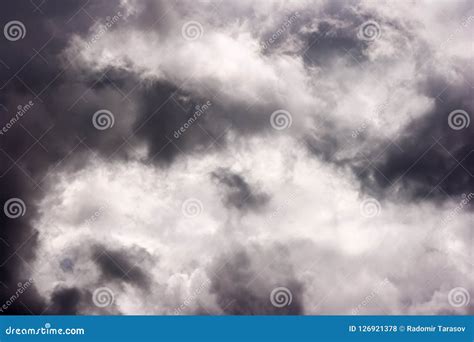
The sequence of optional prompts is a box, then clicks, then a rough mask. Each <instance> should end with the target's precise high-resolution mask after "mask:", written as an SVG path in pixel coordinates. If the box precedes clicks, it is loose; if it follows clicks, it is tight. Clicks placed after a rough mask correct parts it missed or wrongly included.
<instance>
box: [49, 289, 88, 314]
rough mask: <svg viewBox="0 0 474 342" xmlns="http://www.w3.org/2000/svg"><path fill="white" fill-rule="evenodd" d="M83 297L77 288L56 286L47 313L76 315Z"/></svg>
mask: <svg viewBox="0 0 474 342" xmlns="http://www.w3.org/2000/svg"><path fill="white" fill-rule="evenodd" d="M83 297H84V296H83V293H82V292H81V290H79V289H78V288H75V287H71V288H57V289H56V290H55V291H54V292H53V294H52V295H51V301H50V307H49V308H48V310H47V313H48V314H51V315H77V314H78V313H79V308H80V305H81V301H83V300H84V298H83Z"/></svg>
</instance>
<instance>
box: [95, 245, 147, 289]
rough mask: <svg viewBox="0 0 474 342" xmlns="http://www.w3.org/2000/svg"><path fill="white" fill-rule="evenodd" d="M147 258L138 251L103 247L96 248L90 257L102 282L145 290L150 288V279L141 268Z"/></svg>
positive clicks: (144, 253)
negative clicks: (98, 270) (128, 285)
mask: <svg viewBox="0 0 474 342" xmlns="http://www.w3.org/2000/svg"><path fill="white" fill-rule="evenodd" d="M147 257H148V255H147V253H146V252H145V251H143V250H140V249H131V250H127V249H119V250H110V249H107V248H105V247H104V246H96V247H95V248H94V251H93V256H92V258H93V260H94V262H95V263H96V265H97V266H98V267H99V269H100V271H101V273H102V281H103V282H109V281H111V282H118V283H121V282H125V283H129V284H132V285H135V286H137V287H139V288H142V289H145V290H147V289H148V288H149V286H150V277H149V275H148V273H147V271H146V270H144V269H143V268H142V266H143V264H144V262H145V260H144V259H145V258H147Z"/></svg>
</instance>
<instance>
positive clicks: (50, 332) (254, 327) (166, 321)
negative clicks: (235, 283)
mask: <svg viewBox="0 0 474 342" xmlns="http://www.w3.org/2000/svg"><path fill="white" fill-rule="evenodd" d="M473 322H474V316H299V317H297V316H217V317H214V316H173V317H171V316H2V317H0V328H1V331H0V341H1V342H8V341H63V340H64V341H88V342H95V341H100V342H104V341H115V342H116V341H134V342H138V341H139V342H148V341H150V342H151V341H153V342H159V341H163V342H171V341H180V342H184V341H189V342H191V341H192V342H194V341H206V342H213V341H216V342H218V341H219V342H224V341H232V342H234V341H235V342H237V341H239V342H254V341H255V342H263V341H265V342H266V341H268V342H280V341H282V342H283V341H285V342H286V341H287V342H309V341H312V342H314V341H323V342H324V341H327V342H338V341H341V342H342V341H344V342H345V341H377V342H379V341H430V342H434V341H449V342H456V341H463V342H472V341H474V334H473Z"/></svg>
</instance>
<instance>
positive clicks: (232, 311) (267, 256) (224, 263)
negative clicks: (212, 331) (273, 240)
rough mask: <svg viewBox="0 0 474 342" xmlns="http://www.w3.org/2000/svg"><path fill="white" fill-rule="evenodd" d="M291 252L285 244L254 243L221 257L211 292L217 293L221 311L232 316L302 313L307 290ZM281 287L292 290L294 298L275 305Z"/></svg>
mask: <svg viewBox="0 0 474 342" xmlns="http://www.w3.org/2000/svg"><path fill="white" fill-rule="evenodd" d="M287 254H288V251H286V250H285V248H284V247H281V246H276V247H265V248H264V247H260V246H251V247H249V248H248V249H243V248H237V249H236V251H234V252H232V253H231V254H227V255H223V256H221V257H220V258H219V259H218V260H217V261H216V262H215V263H214V264H213V265H212V266H211V271H210V274H212V275H213V277H212V279H211V281H212V285H211V292H212V293H215V294H216V296H217V303H218V305H219V308H220V310H222V311H223V312H224V313H225V314H228V315H297V314H302V313H303V303H302V295H303V290H304V289H303V286H302V284H301V282H300V281H298V280H297V279H296V278H295V276H294V274H293V270H292V266H291V265H290V264H288V262H287V260H286V255H287ZM281 287H284V288H286V289H288V290H289V291H290V293H291V300H289V299H286V302H285V303H286V304H287V305H284V306H282V307H278V306H275V305H273V304H272V300H271V295H272V291H273V290H274V289H277V288H281ZM287 298H290V297H287ZM276 303H277V305H279V304H280V302H278V301H277V302H276ZM281 304H283V303H281Z"/></svg>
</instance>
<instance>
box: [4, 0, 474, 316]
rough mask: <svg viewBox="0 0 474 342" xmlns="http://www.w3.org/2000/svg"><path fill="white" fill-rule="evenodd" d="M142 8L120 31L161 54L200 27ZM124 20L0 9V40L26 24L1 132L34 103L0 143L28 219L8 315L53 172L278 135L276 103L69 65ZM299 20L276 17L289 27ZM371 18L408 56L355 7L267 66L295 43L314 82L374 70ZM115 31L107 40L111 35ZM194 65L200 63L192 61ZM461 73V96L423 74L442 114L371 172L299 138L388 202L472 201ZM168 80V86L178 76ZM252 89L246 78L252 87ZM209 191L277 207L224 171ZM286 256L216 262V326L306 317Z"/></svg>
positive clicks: (345, 7)
mask: <svg viewBox="0 0 474 342" xmlns="http://www.w3.org/2000/svg"><path fill="white" fill-rule="evenodd" d="M137 6H142V7H143V8H145V10H144V11H137V12H136V13H133V14H131V16H130V17H129V19H127V20H126V21H125V20H124V22H123V25H122V29H134V30H137V32H140V33H142V34H147V33H150V32H152V33H153V32H154V33H159V34H158V36H159V37H160V39H161V38H163V40H164V41H167V40H172V39H173V37H175V36H176V35H179V34H180V29H176V25H175V24H174V22H178V21H181V20H182V19H183V18H180V17H179V15H178V14H179V13H178V12H179V10H182V11H183V12H182V13H185V14H186V15H190V14H192V13H193V11H192V8H191V7H189V8H188V6H192V5H189V4H187V5H183V4H176V6H175V7H173V10H171V11H170V12H171V13H170V16H169V17H166V18H165V19H163V20H162V21H159V22H158V21H157V20H156V18H159V17H161V16H164V14H165V13H168V9H169V8H168V6H167V5H166V4H165V3H164V2H156V1H148V2H146V3H145V2H142V3H141V4H140V5H137ZM458 7H459V9H458V8H457V7H456V10H459V11H461V10H462V11H465V12H467V9H469V8H471V7H472V4H469V3H468V2H467V1H466V2H464V3H461V4H459V5H458ZM177 9H179V10H177ZM119 10H123V9H121V8H120V7H119V1H105V0H101V1H94V2H89V1H86V0H84V1H78V2H75V3H70V2H58V1H54V2H53V1H44V2H42V3H41V4H39V3H36V5H35V3H34V2H31V1H28V0H21V1H15V2H14V3H13V2H8V3H5V4H3V5H2V11H1V13H0V19H1V20H0V24H1V25H2V26H1V27H3V25H5V24H6V23H7V22H9V21H11V20H20V21H22V22H23V23H25V26H26V30H27V33H26V37H25V38H24V39H22V40H19V41H17V42H11V41H8V40H6V39H4V37H3V36H2V37H0V38H1V39H0V88H1V91H0V105H1V106H0V115H1V116H0V118H1V122H0V126H3V125H5V124H6V123H7V122H9V121H10V120H11V118H12V117H14V116H15V115H16V113H17V111H18V107H19V106H23V107H24V106H25V104H27V103H29V101H32V102H33V103H34V105H33V106H32V108H31V109H29V110H28V112H26V113H25V114H24V115H23V116H22V117H21V120H20V121H18V122H17V123H15V124H14V125H12V127H11V128H9V130H8V132H4V134H2V135H0V188H1V192H0V205H2V206H3V204H4V203H5V202H6V201H7V200H9V199H11V198H20V199H21V200H22V201H24V203H25V204H26V212H25V215H24V216H22V217H20V218H17V219H12V218H8V217H6V216H5V215H0V227H1V229H0V282H1V283H0V301H2V302H3V301H4V299H6V298H9V297H10V296H11V294H12V291H14V289H15V288H16V286H17V284H18V282H19V281H22V279H24V278H25V277H26V278H27V276H28V273H29V272H31V271H32V266H31V263H32V262H33V261H34V259H35V253H36V251H37V247H38V244H39V241H40V239H39V236H38V232H37V230H36V228H35V227H34V225H33V222H34V221H35V220H36V219H38V218H39V217H40V213H39V212H38V207H37V206H38V203H39V202H40V201H41V200H42V199H43V198H44V196H45V195H46V194H47V193H48V191H49V190H50V189H51V187H53V186H55V185H56V184H55V182H56V180H55V179H50V178H48V176H50V175H51V174H52V173H53V172H54V171H57V170H65V169H67V170H68V172H69V173H70V174H74V172H77V171H80V170H82V169H83V167H84V165H87V163H88V161H89V160H90V159H91V157H93V156H98V157H99V158H102V159H103V160H104V161H110V160H125V161H128V160H134V161H136V160H139V161H143V162H147V163H152V164H155V165H159V166H162V165H169V164H170V163H172V162H173V161H175V160H176V159H177V157H178V156H180V155H186V154H187V153H206V152H207V151H209V150H210V149H223V148H225V147H226V143H227V142H226V132H227V130H229V129H230V128H232V131H233V132H236V133H237V135H238V136H240V137H247V136H251V135H255V134H259V133H261V132H262V131H267V130H270V129H271V127H270V126H269V122H268V118H269V114H270V113H272V112H273V111H274V110H276V109H277V108H279V107H281V104H279V103H278V101H277V100H274V101H261V102H258V101H255V99H254V98H253V97H252V96H251V95H258V94H248V96H245V98H243V99H235V98H232V96H231V95H232V93H233V91H232V90H229V88H230V87H231V85H228V84H225V83H218V81H215V80H211V81H209V80H207V81H209V83H211V84H213V85H214V88H220V89H222V92H215V91H214V90H212V89H211V90H209V89H207V88H206V86H205V85H204V83H203V84H197V85H196V84H191V85H189V86H186V85H183V86H179V85H176V84H173V83H172V82H171V81H164V80H161V79H160V80H153V81H148V80H147V81H144V80H143V78H142V75H141V71H138V72H135V71H131V69H133V67H132V66H131V65H132V62H129V61H127V63H129V64H127V63H126V67H128V69H127V68H117V67H114V66H109V67H107V68H106V69H105V70H101V71H100V72H98V71H97V70H92V68H91V66H85V67H83V66H80V65H79V66H78V65H77V63H76V62H75V57H77V54H74V53H70V54H66V53H64V52H65V50H66V49H67V48H68V47H70V42H71V39H72V38H73V37H75V36H79V37H87V36H88V34H89V33H90V32H91V28H92V27H93V26H94V25H95V24H97V23H103V22H104V20H105V18H106V17H107V16H113V15H114V14H115V13H117V11H119ZM220 11H221V12H220V13H224V14H226V15H220V16H218V17H219V18H216V19H212V20H211V21H212V22H213V23H215V24H216V26H217V27H223V26H225V25H226V24H228V23H229V22H228V18H229V16H231V15H229V14H234V13H233V12H234V9H233V8H232V6H229V8H227V7H226V6H223V7H222V8H221V9H220ZM235 12H236V13H235V14H236V17H235V18H234V19H233V21H232V22H233V23H238V22H241V21H244V20H249V21H252V20H254V21H258V20H261V19H262V18H260V17H258V16H257V15H256V14H255V13H253V11H252V10H249V9H247V8H245V9H243V8H239V9H238V10H235ZM292 13H293V12H291V11H290V12H289V11H285V10H282V13H281V18H282V20H283V19H285V18H286V17H288V16H289V15H291V14H292ZM372 18H375V20H377V21H378V22H379V24H380V25H381V26H382V27H384V25H385V27H386V28H390V29H398V30H399V31H400V32H401V33H402V34H401V35H402V36H404V37H406V38H407V39H408V40H409V41H410V42H412V41H415V40H416V39H415V38H417V37H414V35H413V34H409V33H408V32H407V31H408V29H407V27H408V26H404V25H402V23H399V22H396V21H391V20H384V19H383V18H382V17H380V16H377V15H375V14H373V13H369V12H367V11H363V10H361V8H360V4H359V2H350V3H347V2H340V1H336V2H333V1H331V2H328V3H327V4H326V5H324V6H323V8H322V10H321V12H320V13H319V15H318V16H316V17H315V16H314V15H313V14H312V13H311V14H310V15H308V14H306V13H301V17H298V18H297V20H296V21H295V23H294V24H292V25H291V27H289V28H288V30H287V31H285V33H284V34H283V35H282V36H281V37H280V38H279V40H277V42H276V43H275V45H273V46H271V47H270V49H269V50H268V51H267V52H266V54H267V55H271V54H273V53H275V54H276V53H279V48H280V47H283V45H284V44H285V43H287V42H289V41H291V39H293V38H296V39H298V40H300V42H301V46H300V48H301V49H302V50H301V51H300V50H298V51H299V52H298V53H302V51H303V50H304V52H305V53H304V55H302V57H301V58H302V59H303V61H304V62H305V64H304V66H305V67H307V68H312V67H322V68H323V67H324V68H323V73H325V74H330V73H331V72H332V71H334V69H333V68H332V67H333V66H334V64H335V62H336V61H337V60H338V58H339V57H341V56H343V58H344V59H345V63H346V64H349V65H354V66H357V67H359V65H360V66H361V67H366V66H367V63H370V62H371V60H370V58H369V56H368V51H369V48H370V44H369V43H367V42H366V41H363V40H360V39H358V38H357V28H358V27H359V25H360V24H361V23H363V22H364V21H365V20H368V19H372ZM280 25H281V22H279V21H278V20H276V21H275V23H274V25H272V27H266V29H265V30H264V32H263V33H262V32H256V33H255V34H257V35H261V39H260V40H265V39H266V38H267V37H269V36H271V34H272V32H274V30H275V29H277V28H278V27H280ZM250 26H252V25H250ZM116 29H118V28H116V27H113V28H111V31H114V30H116ZM2 33H3V32H2ZM109 33H112V32H109ZM416 43H417V44H418V45H417V47H418V50H416V51H415V52H414V55H415V57H416V64H417V65H421V64H423V62H424V60H425V59H426V55H427V54H429V53H431V52H432V51H431V50H429V49H426V44H424V43H423V42H418V41H416ZM123 48H124V49H133V48H134V47H133V46H124V47H123ZM76 53H78V51H76ZM196 53H197V52H196ZM292 53H295V52H294V51H293V52H292ZM267 57H268V56H267ZM187 62H189V63H192V61H191V60H190V61H187ZM218 62H219V61H212V63H218ZM389 64H390V63H389V62H387V61H385V63H381V64H380V65H377V66H376V67H378V68H381V69H383V68H386V67H387V65H389ZM453 64H454V65H455V68H454V69H456V70H457V72H458V73H459V74H462V77H463V80H464V81H462V82H458V81H456V82H455V84H453V83H452V81H451V80H448V79H447V78H446V77H443V76H439V75H438V74H437V73H436V72H435V70H436V65H435V64H428V66H427V67H426V70H423V72H422V75H421V76H420V77H419V78H420V79H421V81H420V82H419V89H418V91H419V94H421V95H423V96H426V97H428V98H430V99H432V100H433V101H434V104H435V106H434V109H433V110H432V111H431V112H430V113H428V114H426V115H423V116H421V117H419V116H417V117H419V118H418V119H414V120H412V122H411V123H410V124H409V125H408V126H407V127H406V128H405V129H404V130H403V132H401V134H400V136H399V137H398V138H396V139H395V141H394V143H391V142H389V141H382V142H380V141H379V140H377V141H376V143H374V144H373V146H372V147H373V148H372V149H371V150H370V152H367V153H369V155H368V156H367V158H368V159H369V160H370V163H367V161H366V160H365V159H364V158H362V157H360V156H359V155H356V156H355V157H354V156H351V157H347V156H346V155H344V154H342V155H343V156H341V154H339V152H340V151H341V150H342V151H344V149H345V148H347V145H346V143H347V142H346V141H345V140H346V139H343V138H341V137H342V136H349V135H350V132H348V131H347V128H341V127H340V126H339V125H338V124H337V123H335V122H334V121H335V120H332V119H331V118H328V119H327V120H326V121H325V122H324V124H323V129H322V130H321V131H322V132H323V133H321V132H318V133H317V134H316V133H315V134H312V132H310V129H308V130H306V131H305V132H304V133H302V134H301V137H297V138H303V139H305V142H306V144H307V147H308V148H309V150H310V151H311V152H312V153H314V155H316V156H317V157H318V158H320V159H321V160H322V161H324V162H327V163H335V164H336V165H338V166H340V167H345V168H349V169H351V170H352V171H353V172H354V173H355V174H356V175H357V176H358V178H359V180H360V182H361V186H362V188H363V190H364V192H372V193H375V194H378V195H380V196H388V195H389V194H390V193H391V192H392V191H396V192H402V193H403V194H405V195H407V198H408V199H410V200H416V201H418V200H420V199H423V198H436V199H438V200H444V199H447V198H449V197H450V196H455V195H460V194H463V193H468V192H474V183H473V175H474V153H473V151H474V146H473V140H472V136H473V133H474V125H473V124H472V123H471V125H470V126H469V127H467V128H465V129H462V130H453V129H451V128H450V127H449V125H448V122H447V120H448V115H449V113H450V112H452V111H453V110H455V109H463V110H465V111H466V112H467V113H469V115H470V118H471V120H472V119H474V103H473V96H472V95H473V94H472V84H473V79H472V77H471V76H469V75H472V67H469V63H468V62H467V61H465V60H455V61H453ZM183 67H185V66H184V65H183ZM241 67H242V68H245V66H241ZM374 68H375V66H374ZM458 69H459V70H458ZM164 73H166V72H164ZM167 76H168V78H173V75H171V76H170V75H167ZM254 76H255V75H246V77H247V78H248V79H249V82H250V81H251V80H252V77H254ZM190 82H192V80H190ZM212 82H216V83H215V84H214V83H212ZM209 83H206V84H207V85H208V84H209ZM234 86H235V85H234ZM224 88H225V90H227V91H224ZM191 89H192V90H191ZM323 95H324V94H323ZM323 95H322V96H323ZM339 95H340V94H339ZM318 96H319V95H318ZM256 97H258V96H256ZM268 98H271V97H268ZM328 98H330V101H329V100H328V102H331V101H332V102H334V103H336V102H337V96H335V95H334V94H328ZM207 101H210V102H211V103H212V104H211V106H210V107H209V108H208V109H207V110H206V111H205V112H204V113H202V114H200V115H199V117H198V118H196V106H200V107H201V108H202V106H203V104H205V103H207ZM401 101H403V99H402V100H401ZM255 102H257V103H255ZM101 109H106V110H109V111H111V112H112V113H113V115H114V119H115V123H114V126H113V127H111V128H110V129H109V130H105V131H99V130H97V129H96V128H95V127H94V126H93V124H92V116H93V114H94V113H95V112H97V111H98V110H101ZM318 114H319V113H318ZM390 115H394V116H396V115H397V113H391V114H390ZM190 119H193V120H192V121H190ZM295 122H296V113H295ZM185 124H186V125H187V126H188V127H185ZM182 127H185V129H184V130H182V131H181V133H182V134H179V137H175V133H176V132H177V131H179V130H180V129H181V128H182ZM366 138H367V141H369V143H371V142H370V140H369V139H370V137H364V135H361V137H360V139H361V140H364V139H366ZM387 144H389V146H388V148H387ZM143 145H144V146H145V147H146V148H147V154H146V155H145V156H144V157H143V156H140V157H138V156H137V155H139V153H137V150H140V148H141V147H143ZM382 152H383V153H382ZM182 153H183V154H182ZM212 178H213V179H214V180H215V181H216V182H217V183H218V185H219V187H220V188H222V189H224V190H223V197H224V202H225V203H226V205H228V206H229V207H233V208H237V209H239V210H242V211H245V210H260V209H262V208H263V207H265V205H266V204H267V203H268V202H269V199H270V197H269V195H267V194H266V193H264V192H262V191H260V190H259V189H258V187H257V186H256V185H251V184H249V183H248V181H247V180H246V178H244V176H243V175H241V174H237V173H233V172H231V171H230V170H228V169H225V168H222V169H219V170H216V171H215V172H214V173H213V174H212ZM85 248H86V250H87V251H88V252H89V251H90V248H92V259H93V260H94V262H95V265H96V266H97V267H98V269H99V270H100V274H101V277H102V278H101V280H102V281H104V282H111V283H119V284H121V283H127V284H131V285H134V286H136V287H138V288H140V289H142V290H149V289H150V288H151V286H152V284H151V280H150V275H149V274H148V271H147V269H146V267H145V266H144V265H149V264H150V263H151V262H150V260H149V259H150V257H149V256H148V255H147V254H146V253H145V252H144V251H143V250H141V249H140V248H139V247H137V248H135V249H125V248H117V249H109V248H107V247H105V246H97V245H93V246H85ZM287 253H288V251H286V250H285V249H284V248H268V249H265V248H260V247H258V248H257V247H253V248H249V249H238V251H237V252H233V253H230V254H229V255H228V256H223V257H222V259H220V260H219V261H218V262H216V263H215V265H213V272H214V273H215V274H216V277H215V278H214V279H213V280H212V281H213V286H212V289H213V292H214V293H215V294H216V296H217V301H218V305H219V307H220V309H221V310H222V312H224V313H226V314H300V313H302V312H303V305H302V295H303V287H302V285H301V283H300V282H299V281H298V280H297V279H296V277H295V276H294V275H293V270H292V267H291V265H290V264H289V263H288V262H286V260H285V258H284V256H285V255H286V254H287ZM144 260H145V261H146V262H145V263H144V264H143V261H144ZM74 261H75V260H74ZM267 262H268V265H267ZM58 265H59V268H60V269H61V270H63V271H64V272H63V273H75V271H76V270H77V267H76V265H75V264H74V262H73V261H72V260H70V259H63V260H62V261H61V262H59V263H58ZM250 285H251V286H250ZM277 287H285V288H287V289H289V290H290V291H291V293H292V296H293V298H292V303H291V304H290V305H288V306H286V307H283V308H276V307H275V306H273V305H272V304H271V302H270V299H269V298H270V294H271V291H272V290H273V289H274V288H277ZM90 297H91V294H90V293H89V292H86V291H82V290H80V289H79V288H76V287H67V288H65V287H59V288H57V289H56V290H55V291H54V293H53V294H52V296H51V298H43V297H41V296H40V295H39V294H38V293H37V290H36V289H35V288H34V287H32V288H31V289H29V290H28V291H27V293H25V295H24V296H22V299H21V302H15V303H14V304H13V305H12V306H11V307H10V308H9V311H8V313H9V314H19V313H25V312H26V313H28V312H32V313H34V314H38V313H42V312H46V313H54V314H77V313H81V312H85V311H86V310H87V307H88V306H90V305H91V303H90ZM202 311H203V312H204V311H205V310H202Z"/></svg>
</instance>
